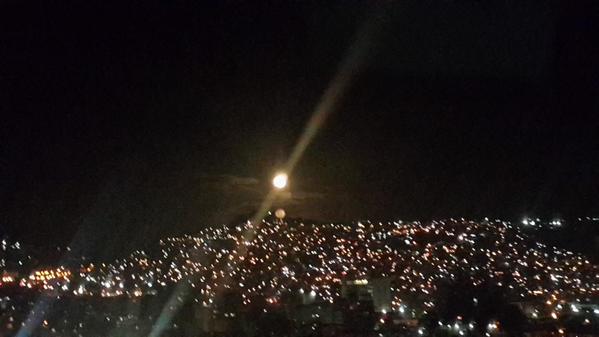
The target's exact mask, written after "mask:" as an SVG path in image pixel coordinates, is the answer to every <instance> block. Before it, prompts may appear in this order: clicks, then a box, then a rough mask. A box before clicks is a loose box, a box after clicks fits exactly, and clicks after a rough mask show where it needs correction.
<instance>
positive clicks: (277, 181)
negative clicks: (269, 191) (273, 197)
mask: <svg viewBox="0 0 599 337" xmlns="http://www.w3.org/2000/svg"><path fill="white" fill-rule="evenodd" d="M287 180H288V176H287V174H286V173H278V174H277V175H275V177H274V178H273V179H272V185H273V186H274V187H275V188H277V189H283V188H285V187H286V186H287Z"/></svg>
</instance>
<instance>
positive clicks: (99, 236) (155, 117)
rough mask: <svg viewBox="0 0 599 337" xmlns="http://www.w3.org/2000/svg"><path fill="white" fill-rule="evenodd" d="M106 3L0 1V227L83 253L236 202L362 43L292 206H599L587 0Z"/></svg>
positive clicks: (453, 211)
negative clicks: (573, 1) (74, 245)
mask: <svg viewBox="0 0 599 337" xmlns="http://www.w3.org/2000/svg"><path fill="white" fill-rule="evenodd" d="M100 3H101V4H98V5H97V6H96V5H92V4H91V2H88V1H84V2H68V1H60V2H58V3H55V2H52V3H51V2H44V1H40V2H31V1H7V2H3V3H2V4H1V5H0V13H1V14H0V27H1V28H0V50H1V52H0V82H1V83H2V85H1V90H0V102H1V104H0V111H2V114H1V115H2V121H1V122H0V127H1V129H0V144H1V145H0V149H1V157H0V179H1V180H0V184H1V185H0V233H3V232H6V233H7V234H10V235H12V236H15V237H17V238H24V239H25V240H26V241H28V242H32V243H38V244H39V243H65V242H66V243H68V242H72V241H73V240H78V242H86V245H89V246H90V248H89V249H90V251H93V250H94V249H97V248H98V247H99V246H102V245H103V244H104V243H103V242H105V241H106V240H111V241H110V242H113V243H114V242H121V243H132V244H134V243H135V242H145V241H148V240H153V239H155V238H157V237H159V236H162V235H165V234H178V233H183V232H194V231H197V230H198V229H199V228H202V226H205V225H206V224H212V223H227V222H231V221H239V220H241V219H244V218H245V217H246V216H249V215H251V214H252V211H253V210H255V209H256V207H257V206H258V205H259V203H260V201H261V200H262V199H263V198H264V195H265V194H266V192H267V191H268V190H269V188H270V185H269V184H270V178H271V176H272V174H273V173H274V172H275V171H276V169H277V168H278V167H280V166H281V165H282V164H283V163H284V162H285V161H286V160H287V158H288V156H289V154H290V152H291V150H292V149H293V147H294V145H295V143H296V142H297V139H298V138H299V136H300V134H301V133H302V131H303V129H304V126H305V125H306V122H307V120H308V119H309V118H310V116H311V114H312V113H313V111H314V108H315V106H316V105H317V104H318V102H319V100H320V98H321V96H322V95H323V93H324V92H325V90H326V89H327V87H328V86H329V84H330V82H331V80H332V79H333V78H334V76H335V74H337V71H338V69H339V66H340V64H343V62H344V61H345V60H347V59H348V57H351V55H352V50H355V49H356V48H357V49H358V51H359V54H360V57H359V59H358V61H357V63H356V66H355V68H354V71H353V73H352V76H351V79H350V80H351V84H349V85H348V86H347V88H348V89H347V91H346V92H344V94H343V95H342V97H341V98H340V99H339V101H338V102H337V107H336V109H335V111H334V113H333V114H332V115H331V116H330V117H329V119H328V120H327V121H326V123H325V125H324V127H323V128H322V129H320V130H319V133H318V135H317V137H316V138H315V140H314V141H313V142H312V143H311V144H310V147H309V148H308V149H307V151H306V152H305V154H304V156H303V157H302V159H301V161H300V162H299V164H298V166H297V167H296V169H295V171H294V172H293V175H292V176H291V177H290V183H291V185H290V189H289V193H287V194H286V195H284V196H283V197H281V198H280V199H279V200H278V201H277V203H276V206H283V207H284V208H285V209H286V210H287V213H288V215H289V216H292V217H304V218H310V219H315V220H322V221H329V220H331V221H340V220H352V219H363V218H373V219H387V220H388V219H396V218H403V219H417V218H421V219H429V218H433V217H435V218H445V217H451V216H464V217H469V218H477V217H483V216H489V217H503V218H511V219H517V218H520V217H521V216H523V215H530V216H541V217H553V216H564V217H568V216H579V215H583V216H586V215H597V214H599V199H598V195H599V166H598V165H599V137H598V136H597V130H599V115H598V112H599V110H598V108H599V100H598V97H599V95H598V88H599V70H598V69H599V68H598V67H597V59H599V44H597V43H596V41H597V36H596V34H595V32H596V31H599V27H598V22H599V21H598V20H596V15H595V14H597V6H596V5H595V6H594V8H591V6H590V5H587V4H586V3H582V2H579V3H578V4H577V6H576V8H572V7H570V6H566V5H565V2H564V3H558V2H550V1H549V2H539V3H536V2H535V3H533V2H527V1H457V0H456V1H363V2H348V1H343V2H341V1H340V2H337V3H334V2H328V1H313V2H308V1H306V2H303V1H298V2H295V1H293V2H292V1H289V2H286V1H273V2H271V3H268V4H267V2H258V1H237V2H235V1H214V2H213V5H212V6H208V5H207V4H206V3H203V2H199V1H194V2H189V3H186V2H182V1H181V2H179V1H172V2H170V1H169V2H162V3H160V4H158V3H153V2H152V3H153V4H150V3H151V2H140V3H139V4H138V5H124V4H122V3H121V2H117V3H114V4H109V3H108V2H100ZM216 3H219V5H218V6H216V5H215V4H216ZM589 3H590V2H589ZM142 4H143V5H142ZM356 41H362V42H359V43H356ZM364 41H366V43H363V42H364ZM352 46H353V47H352ZM352 48H353V49H352ZM115 238H116V239H115ZM115 240H116V241H115ZM119 240H120V241H119ZM94 247H95V248H94Z"/></svg>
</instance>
